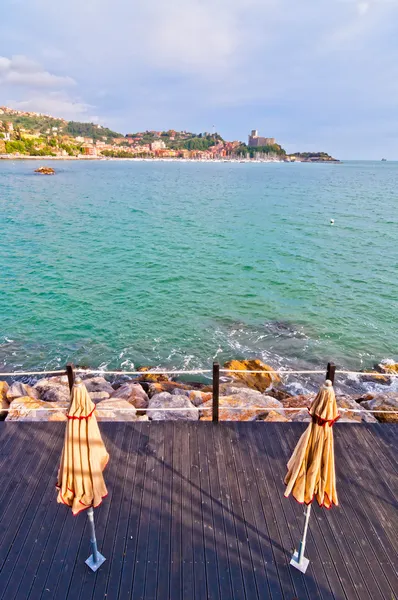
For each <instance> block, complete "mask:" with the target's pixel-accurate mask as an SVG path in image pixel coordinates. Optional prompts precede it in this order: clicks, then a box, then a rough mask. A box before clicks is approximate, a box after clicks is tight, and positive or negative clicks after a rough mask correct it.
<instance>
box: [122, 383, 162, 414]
mask: <svg viewBox="0 0 398 600" xmlns="http://www.w3.org/2000/svg"><path fill="white" fill-rule="evenodd" d="M152 385H157V384H152ZM111 398H121V399H122V400H127V402H129V403H130V404H132V405H133V406H135V408H141V409H142V408H147V406H148V402H149V398H148V395H147V393H146V392H145V391H144V389H143V388H142V386H141V385H140V384H139V383H133V382H127V383H124V384H123V385H121V386H120V387H119V388H118V389H117V390H116V391H115V392H113V394H112V396H111Z"/></svg>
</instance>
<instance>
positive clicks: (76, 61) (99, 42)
mask: <svg viewBox="0 0 398 600" xmlns="http://www.w3.org/2000/svg"><path fill="white" fill-rule="evenodd" d="M0 105H6V106H12V107H14V108H19V109H21V110H32V111H38V112H43V113H46V114H51V115H54V116H60V117H64V118H66V119H75V120H79V121H93V122H98V123H101V124H103V125H107V126H109V127H111V128H112V129H115V130H116V131H120V132H122V133H129V132H134V131H142V130H146V129H154V130H164V129H177V130H188V131H194V132H200V131H212V128H213V126H214V127H215V129H216V131H218V132H219V133H220V134H221V135H222V136H223V137H224V138H225V139H228V140H236V139H237V140H243V141H247V135H248V133H249V132H250V130H251V129H258V131H259V134H260V135H264V136H266V137H275V138H276V139H277V141H278V142H279V143H280V144H281V145H282V146H283V147H284V148H285V149H286V150H287V151H288V152H295V151H326V152H329V153H330V154H332V155H333V156H336V157H337V158H341V159H380V158H382V157H385V158H387V159H391V160H392V159H396V160H398V110H397V108H398V0H145V1H144V2H141V1H138V0H112V1H110V0H1V19H0Z"/></svg>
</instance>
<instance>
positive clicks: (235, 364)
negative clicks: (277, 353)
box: [224, 359, 281, 392]
mask: <svg viewBox="0 0 398 600" xmlns="http://www.w3.org/2000/svg"><path fill="white" fill-rule="evenodd" d="M224 368H225V369H233V370H238V371H261V373H253V374H251V373H227V375H229V376H231V377H232V378H233V379H239V380H241V381H243V382H244V383H245V384H246V385H247V386H248V387H250V388H252V389H254V390H258V391H259V392H266V391H268V390H270V389H271V388H272V386H273V385H275V384H278V383H280V381H281V379H280V377H279V375H278V374H277V373H270V372H269V371H274V369H273V368H272V367H270V366H269V365H266V364H265V363H263V362H262V361H261V360H258V359H255V360H230V361H229V362H226V363H225V364H224Z"/></svg>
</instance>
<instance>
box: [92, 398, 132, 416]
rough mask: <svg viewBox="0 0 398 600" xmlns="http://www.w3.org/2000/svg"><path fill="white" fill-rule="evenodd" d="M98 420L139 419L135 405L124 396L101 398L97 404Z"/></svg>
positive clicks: (96, 413)
mask: <svg viewBox="0 0 398 600" xmlns="http://www.w3.org/2000/svg"><path fill="white" fill-rule="evenodd" d="M95 415H96V417H97V420H98V421H137V411H136V409H135V407H134V406H133V405H132V404H130V402H128V401H127V400H124V399H123V398H108V399H107V400H101V401H100V402H98V404H97V406H96V411H95Z"/></svg>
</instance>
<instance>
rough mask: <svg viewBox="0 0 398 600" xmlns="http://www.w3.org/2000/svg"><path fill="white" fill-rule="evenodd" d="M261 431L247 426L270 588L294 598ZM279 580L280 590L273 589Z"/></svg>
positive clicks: (285, 596)
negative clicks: (273, 573)
mask: <svg viewBox="0 0 398 600" xmlns="http://www.w3.org/2000/svg"><path fill="white" fill-rule="evenodd" d="M261 433H262V432H261V431H260V430H258V429H257V431H256V430H255V428H254V427H248V428H247V439H248V444H247V448H248V453H249V455H250V456H251V460H252V463H253V467H254V469H255V471H256V473H257V476H256V483H257V488H258V491H259V496H260V501H261V504H262V512H263V515H264V522H265V524H266V527H267V536H266V538H265V540H264V543H267V541H268V543H269V545H270V547H271V549H272V554H273V557H274V561H275V565H276V570H277V574H278V581H276V580H274V581H273V585H274V588H276V589H274V590H273V591H272V593H273V595H275V597H278V596H279V593H281V594H282V596H283V598H294V597H295V595H296V594H295V589H294V586H293V581H292V573H291V569H290V567H289V566H288V563H287V553H286V550H285V547H284V542H283V540H282V537H281V532H280V530H279V521H278V515H279V512H280V507H279V506H278V504H277V503H275V502H274V484H273V480H272V476H271V467H270V464H269V461H268V460H267V451H265V450H264V445H263V439H262V438H260V437H259V436H260V435H261ZM278 582H279V587H280V592H279V591H278V589H277V583H278Z"/></svg>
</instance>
